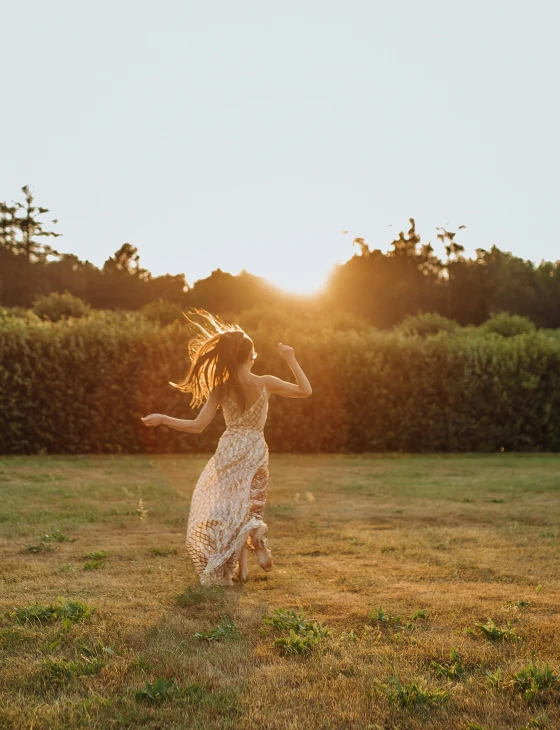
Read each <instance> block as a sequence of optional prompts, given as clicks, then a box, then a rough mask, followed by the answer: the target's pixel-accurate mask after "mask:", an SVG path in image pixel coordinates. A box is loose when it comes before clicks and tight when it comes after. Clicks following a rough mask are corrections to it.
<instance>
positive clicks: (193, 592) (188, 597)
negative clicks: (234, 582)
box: [176, 586, 225, 608]
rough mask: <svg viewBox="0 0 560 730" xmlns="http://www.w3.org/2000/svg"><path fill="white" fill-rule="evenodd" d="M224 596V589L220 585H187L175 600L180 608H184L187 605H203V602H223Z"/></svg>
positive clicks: (213, 603)
mask: <svg viewBox="0 0 560 730" xmlns="http://www.w3.org/2000/svg"><path fill="white" fill-rule="evenodd" d="M224 597H225V594H224V589H223V588H222V587H221V586H212V587H210V588H205V587H204V586H194V587H190V586H189V587H188V588H186V589H185V590H184V591H183V593H181V595H179V596H177V598H176V601H177V605H179V606H180V607H181V608H186V607H188V606H203V605H205V604H212V605H215V604H216V603H218V604H223V602H224Z"/></svg>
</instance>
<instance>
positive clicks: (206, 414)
mask: <svg viewBox="0 0 560 730" xmlns="http://www.w3.org/2000/svg"><path fill="white" fill-rule="evenodd" d="M219 405H220V398H219V395H218V392H217V390H216V389H214V390H213V391H211V393H210V395H209V396H208V400H207V401H206V403H205V404H204V405H203V406H202V408H201V409H200V412H199V414H198V416H197V417H196V418H194V419H192V420H188V419H183V418H172V417H171V416H164V415H163V414H162V413H151V414H150V415H149V416H144V418H142V419H141V420H142V422H143V423H144V425H145V426H169V427H170V428H174V429H175V430H176V431H185V432H186V433H201V432H202V431H204V429H205V428H206V426H208V424H209V423H210V422H211V421H212V419H213V418H214V416H215V415H216V411H217V410H218V406H219Z"/></svg>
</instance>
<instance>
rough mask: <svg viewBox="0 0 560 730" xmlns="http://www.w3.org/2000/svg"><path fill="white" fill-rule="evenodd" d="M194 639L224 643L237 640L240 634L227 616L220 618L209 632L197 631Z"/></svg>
mask: <svg viewBox="0 0 560 730" xmlns="http://www.w3.org/2000/svg"><path fill="white" fill-rule="evenodd" d="M193 637H194V638H195V639H205V640H206V641H226V640H228V639H239V638H240V637H241V632H240V631H239V629H238V628H237V626H236V625H235V624H234V623H233V621H232V620H231V619H230V618H228V617H227V616H222V619H221V621H220V623H219V624H218V625H217V626H216V628H215V629H212V630H211V631H199V632H197V633H196V634H193Z"/></svg>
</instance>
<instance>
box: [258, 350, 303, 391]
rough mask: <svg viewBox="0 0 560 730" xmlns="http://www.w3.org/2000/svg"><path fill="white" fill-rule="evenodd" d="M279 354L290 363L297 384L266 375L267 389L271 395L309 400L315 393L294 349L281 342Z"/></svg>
mask: <svg viewBox="0 0 560 730" xmlns="http://www.w3.org/2000/svg"><path fill="white" fill-rule="evenodd" d="M278 352H279V353H280V356H281V357H283V358H284V360H285V361H286V362H287V363H288V365H289V367H290V370H291V371H292V373H293V374H294V376H295V379H296V382H297V384H296V383H287V382H286V381H285V380H281V379H280V378H276V377H275V376H274V375H265V378H266V389H267V390H268V392H269V393H277V394H278V395H283V396H285V397H286V398H307V397H308V396H310V395H311V393H313V390H312V388H311V384H310V383H309V380H308V379H307V375H306V374H305V373H304V372H303V370H302V368H301V365H300V364H299V362H298V361H297V360H296V355H295V352H294V349H293V347H288V345H283V344H282V343H281V342H280V344H279V345H278Z"/></svg>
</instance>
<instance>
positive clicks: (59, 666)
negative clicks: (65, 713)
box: [40, 656, 104, 688]
mask: <svg viewBox="0 0 560 730" xmlns="http://www.w3.org/2000/svg"><path fill="white" fill-rule="evenodd" d="M103 666H104V661H103V660H102V659H100V658H98V657H87V656H82V657H81V658H79V659H76V660H69V659H44V660H43V666H42V669H41V673H40V682H41V684H42V686H43V687H44V688H49V687H56V686H60V685H61V684H63V683H64V682H67V681H72V680H74V679H79V678H80V677H86V676H91V675H93V674H97V672H99V671H100V670H101V669H102V668H103Z"/></svg>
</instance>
